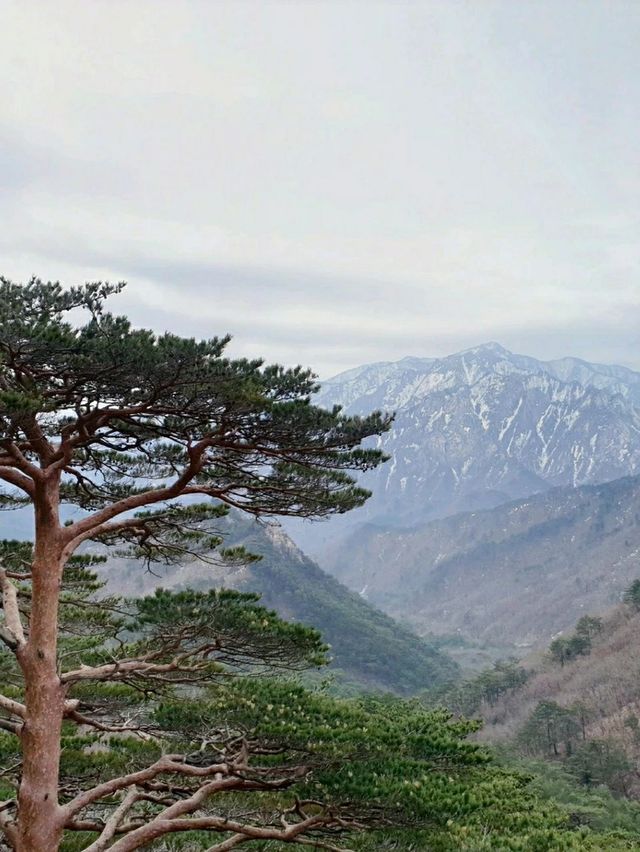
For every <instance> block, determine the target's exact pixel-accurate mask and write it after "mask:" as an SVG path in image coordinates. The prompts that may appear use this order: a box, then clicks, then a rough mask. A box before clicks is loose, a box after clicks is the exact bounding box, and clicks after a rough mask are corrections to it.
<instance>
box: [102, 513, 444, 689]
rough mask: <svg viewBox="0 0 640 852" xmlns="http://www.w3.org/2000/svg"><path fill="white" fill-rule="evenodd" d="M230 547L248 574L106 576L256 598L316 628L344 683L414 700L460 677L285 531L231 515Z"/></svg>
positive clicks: (134, 567) (195, 565)
mask: <svg viewBox="0 0 640 852" xmlns="http://www.w3.org/2000/svg"><path fill="white" fill-rule="evenodd" d="M218 526H219V529H220V530H221V532H222V533H223V534H224V536H225V544H226V545H227V546H238V545H241V546H245V547H246V548H247V549H248V550H249V551H250V552H251V553H255V554H258V555H260V556H261V557H262V558H261V559H260V561H259V562H254V563H251V564H248V565H245V566H243V567H235V568H233V567H231V568H230V567H229V566H222V565H220V564H218V565H212V564H208V563H203V562H201V561H196V560H190V561H185V563H184V564H182V565H181V566H179V567H178V566H171V567H170V568H163V567H162V566H154V568H153V573H152V572H149V571H145V570H144V568H143V567H142V566H141V565H140V564H137V563H135V562H132V561H129V562H127V561H125V560H122V561H119V563H118V564H119V569H121V570H118V571H117V572H114V571H112V570H111V568H110V567H109V566H107V567H106V568H105V569H104V576H105V577H106V578H107V579H108V580H111V581H112V582H111V588H113V589H116V590H117V591H118V592H120V593H126V594H129V595H139V594H144V593H148V592H150V591H151V590H153V589H155V588H156V587H157V586H164V587H171V588H184V587H186V586H190V587H192V588H197V589H207V588H211V587H213V586H216V587H220V586H225V587H228V588H235V589H241V590H244V591H252V592H258V593H259V594H260V595H261V600H262V603H264V604H265V605H266V606H268V607H272V608H273V609H275V610H276V611H277V612H278V613H279V614H280V615H281V616H282V617H284V618H287V619H293V620H296V621H302V622H304V623H305V624H309V625H313V626H314V627H317V628H318V629H319V630H320V631H321V632H322V635H323V638H324V639H325V641H326V642H328V643H329V644H330V645H331V655H332V658H333V664H332V666H331V667H330V668H329V669H328V670H327V672H328V673H332V674H334V675H335V676H336V677H338V678H339V680H340V681H341V682H342V683H343V684H345V685H346V684H348V683H349V682H355V683H357V684H359V685H360V687H367V688H370V689H381V690H391V691H393V692H397V693H400V694H410V693H415V692H417V691H420V690H422V689H425V688H427V687H428V686H432V685H435V684H439V683H442V682H444V681H446V680H448V679H450V678H452V677H455V676H457V673H458V668H457V665H456V663H455V662H453V660H451V659H450V658H449V657H448V656H447V654H446V653H444V652H443V651H441V650H439V649H438V648H437V647H436V646H435V645H434V644H432V643H430V642H429V641H427V640H423V639H419V638H418V637H417V636H416V635H415V634H414V633H412V632H411V631H410V630H409V629H407V628H406V627H403V626H402V625H401V624H399V623H398V622H397V621H394V620H393V619H392V618H391V617H390V616H388V615H386V614H385V613H383V612H381V611H380V610H378V609H376V608H374V607H373V606H371V605H370V604H368V603H367V602H366V601H365V600H363V599H362V598H361V597H360V596H359V595H357V594H354V593H353V592H351V591H349V590H348V589H347V588H346V587H345V586H343V585H342V584H341V583H340V582H338V581H337V580H336V579H335V578H334V577H332V576H330V575H329V574H327V573H326V572H325V571H322V570H321V569H320V568H319V567H318V565H317V564H316V563H315V562H313V561H312V560H310V559H308V558H307V557H306V556H305V555H304V554H303V553H302V552H301V551H300V550H299V549H298V548H297V547H296V546H295V544H294V543H293V542H292V541H291V539H290V538H289V537H288V536H287V535H286V534H285V533H284V532H283V530H282V529H281V528H280V527H277V526H269V525H261V524H258V523H256V522H254V521H252V520H247V519H246V518H242V517H241V516H240V515H239V514H237V513H233V514H232V515H230V516H229V517H228V518H226V519H224V521H222V522H220V523H219V525H218Z"/></svg>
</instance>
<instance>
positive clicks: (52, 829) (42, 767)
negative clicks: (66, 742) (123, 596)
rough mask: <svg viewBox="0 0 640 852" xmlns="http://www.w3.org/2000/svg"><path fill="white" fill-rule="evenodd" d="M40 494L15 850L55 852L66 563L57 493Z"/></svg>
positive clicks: (23, 660) (25, 653) (22, 658)
mask: <svg viewBox="0 0 640 852" xmlns="http://www.w3.org/2000/svg"><path fill="white" fill-rule="evenodd" d="M56 492H57V488H56ZM38 498H39V499H37V500H36V505H35V514H36V535H35V545H34V561H33V565H32V601H31V615H30V620H29V636H28V640H27V643H26V645H25V647H24V648H23V649H22V651H21V652H20V653H19V655H18V660H19V663H20V666H21V669H22V672H23V675H24V679H25V707H26V714H25V721H24V726H23V729H22V737H21V739H22V759H23V766H22V779H21V782H20V789H19V791H18V826H17V829H18V845H17V852H56V850H57V849H58V847H59V845H60V839H61V835H62V824H61V814H60V807H59V804H58V779H59V769H60V736H61V729H62V719H63V715H64V700H65V689H64V686H63V684H62V683H61V681H60V677H59V675H58V670H57V639H58V601H59V595H60V583H61V580H62V570H63V567H64V566H63V563H62V545H61V536H60V525H59V520H58V502H57V493H55V492H54V491H53V490H52V489H51V488H47V489H46V490H44V489H43V491H42V493H40V494H39V495H38Z"/></svg>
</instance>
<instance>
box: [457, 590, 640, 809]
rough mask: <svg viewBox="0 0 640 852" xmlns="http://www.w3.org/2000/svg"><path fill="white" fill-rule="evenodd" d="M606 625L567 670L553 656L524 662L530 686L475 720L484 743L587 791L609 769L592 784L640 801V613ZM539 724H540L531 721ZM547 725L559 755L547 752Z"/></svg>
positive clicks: (491, 704) (621, 608) (614, 613)
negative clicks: (504, 746) (530, 758)
mask: <svg viewBox="0 0 640 852" xmlns="http://www.w3.org/2000/svg"><path fill="white" fill-rule="evenodd" d="M600 623H601V628H600V632H597V633H595V634H594V635H593V636H592V638H591V649H590V650H588V651H587V652H585V653H584V654H580V655H577V656H576V657H575V658H574V659H572V660H570V661H568V662H565V663H564V665H561V664H560V663H559V662H558V661H557V660H554V658H553V657H552V656H551V655H550V654H548V653H545V654H538V655H536V656H534V657H531V658H529V659H525V660H524V661H523V664H522V665H523V667H524V669H525V670H526V671H527V672H528V676H527V678H526V680H525V682H524V683H522V684H520V685H519V686H517V687H515V688H511V689H504V690H494V691H493V694H491V695H490V694H489V693H487V694H486V696H485V697H484V699H483V700H482V701H481V702H480V703H479V705H478V706H477V707H476V709H475V710H474V715H479V716H481V717H482V718H483V720H484V727H483V729H482V731H481V732H480V734H479V738H480V739H482V740H484V741H487V742H491V743H508V744H511V747H512V748H514V749H515V750H516V751H518V752H519V753H521V754H524V755H526V754H530V755H535V756H538V757H543V758H546V759H550V760H552V761H553V762H554V763H555V764H558V762H560V763H564V765H565V766H566V767H567V768H568V769H569V770H570V771H572V772H573V774H574V777H577V778H578V779H579V780H581V782H582V783H589V776H590V774H591V772H592V771H594V774H597V772H598V769H600V768H602V765H603V764H604V768H605V769H606V768H607V762H608V764H609V765H608V769H609V770H610V772H609V776H610V777H609V778H606V776H605V777H604V778H603V779H598V778H597V777H594V779H593V783H594V784H596V783H598V780H603V781H604V783H608V784H609V785H610V786H612V788H613V789H614V790H616V791H617V792H623V793H624V794H625V795H628V796H631V797H632V798H636V799H638V798H640V781H639V777H640V776H639V775H638V772H637V770H636V767H637V766H638V762H639V761H640V656H639V655H638V646H639V643H640V612H638V610H636V609H635V608H632V607H629V606H626V605H618V606H616V607H614V608H612V609H610V610H608V611H607V612H606V613H604V614H603V617H602V618H601V620H600ZM567 635H571V631H567ZM456 689H457V691H458V693H459V694H460V695H463V694H464V690H465V687H464V686H462V687H456V688H454V690H452V693H451V694H452V695H455V694H456ZM445 700H446V697H445ZM454 703H455V698H454ZM544 705H547V706H549V705H551V709H550V712H549V713H548V714H547V717H546V718H545V717H544V715H541V713H540V709H541V706H544ZM554 708H555V709H554ZM564 714H566V715H564ZM563 715H564V718H563ZM536 716H537V717H538V719H539V721H538V722H534V721H533V720H534V719H536ZM554 717H555V718H554ZM547 724H549V725H550V726H551V727H550V729H549V732H550V733H551V734H552V739H553V740H554V741H555V743H556V744H555V747H553V746H549V745H548V742H547V730H546V725H547ZM541 734H542V735H541ZM620 754H622V755H623V759H622V760H621V759H620V756H619V755H620ZM576 758H577V759H576ZM607 758H609V760H608V761H607ZM625 759H626V761H625ZM625 762H626V765H625ZM585 770H586V772H585ZM611 770H613V771H611Z"/></svg>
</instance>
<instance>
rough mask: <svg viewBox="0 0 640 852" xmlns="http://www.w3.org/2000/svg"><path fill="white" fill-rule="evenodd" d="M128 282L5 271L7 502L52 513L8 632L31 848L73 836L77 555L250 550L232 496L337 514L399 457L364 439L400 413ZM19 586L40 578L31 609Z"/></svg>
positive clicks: (23, 839)
mask: <svg viewBox="0 0 640 852" xmlns="http://www.w3.org/2000/svg"><path fill="white" fill-rule="evenodd" d="M122 286H123V285H110V284H103V283H93V284H87V285H85V286H82V287H72V288H69V289H64V288H63V287H62V286H61V285H60V284H57V283H50V282H43V281H40V280H38V279H33V280H31V281H30V282H29V283H27V284H26V285H24V286H23V285H19V284H15V283H12V282H10V281H8V280H6V279H4V278H3V279H0V482H2V483H4V486H5V487H4V489H3V490H2V493H1V494H0V501H1V503H2V507H3V508H15V507H19V506H25V505H30V506H31V507H32V508H33V516H34V542H33V550H32V552H31V554H30V556H29V557H25V564H26V568H27V570H25V571H24V573H20V572H19V573H20V576H14V575H15V573H16V572H15V571H13V572H12V571H9V570H7V569H6V568H2V567H1V566H0V588H1V589H2V601H3V622H2V625H1V629H0V639H1V640H2V641H3V642H4V644H5V646H6V647H7V648H8V649H9V650H10V651H11V652H12V653H14V654H15V656H16V660H17V663H18V666H19V668H20V670H21V673H22V677H23V679H24V703H23V704H22V705H21V707H20V708H19V707H18V705H16V704H12V703H11V700H10V699H9V698H8V697H7V696H4V697H3V698H0V702H2V706H3V707H5V709H7V708H9V714H10V717H11V718H10V719H9V722H8V724H14V726H15V733H16V735H17V736H18V737H19V740H20V751H21V780H20V788H19V791H18V797H17V813H16V814H12V815H11V817H10V818H9V817H7V815H6V813H5V814H4V822H5V824H6V825H9V823H11V824H12V825H14V824H15V827H14V828H12V829H11V830H10V831H9V833H10V834H12V836H13V840H12V842H13V843H14V845H15V846H16V848H19V849H21V850H28V851H29V852H51V850H53V849H55V848H57V845H58V842H59V838H60V836H61V832H62V829H63V823H64V821H65V817H64V813H65V812H64V809H63V807H62V805H61V804H60V802H59V793H60V791H59V784H58V775H59V767H60V739H61V730H62V722H63V719H65V718H67V717H68V707H69V705H68V701H69V699H68V692H69V689H70V686H71V684H72V682H74V681H75V677H76V676H73V677H72V676H71V674H70V672H69V671H68V670H67V669H66V668H65V665H64V661H63V659H62V658H61V657H60V654H59V649H58V632H59V623H58V616H59V603H60V589H61V587H62V586H63V585H64V581H65V571H67V572H68V571H69V570H72V569H71V567H70V566H71V565H72V557H73V555H74V553H75V552H76V551H77V549H78V548H79V547H80V546H81V545H85V547H86V546H87V543H88V542H99V543H100V544H102V545H105V546H112V545H117V546H119V547H120V548H121V549H124V550H126V551H127V552H128V553H129V554H131V555H134V556H137V557H139V558H140V559H141V560H142V561H149V560H154V559H164V560H176V559H181V558H184V557H185V555H188V554H196V553H201V552H210V551H211V550H212V548H219V556H220V557H221V558H227V559H244V558H248V556H247V555H246V554H244V553H241V552H238V551H233V550H232V551H231V552H229V551H225V550H224V548H223V547H222V545H223V542H222V540H221V537H220V536H218V535H216V533H215V531H214V532H212V531H211V523H212V522H215V519H217V518H220V517H221V515H223V514H224V513H226V512H227V511H228V508H229V507H235V508H237V509H240V510H242V511H244V512H248V513H250V514H251V515H254V516H262V515H275V516H279V515H292V516H302V517H311V518H322V517H325V516H327V515H330V514H332V513H336V512H337V513H339V512H345V511H348V510H349V509H351V508H353V507H355V506H359V505H361V504H362V503H363V502H364V500H365V499H366V498H367V496H368V492H367V491H365V490H363V489H361V488H359V487H358V486H357V485H356V483H355V480H354V478H353V476H352V475H351V473H350V472H351V471H358V470H367V469H369V468H371V467H375V466H376V465H378V464H379V463H380V462H381V461H383V456H382V454H381V453H380V452H379V451H378V450H376V449H364V448H362V447H361V446H360V445H361V442H362V441H363V440H364V439H366V438H369V437H372V436H375V435H377V434H379V433H380V432H382V431H384V430H385V429H386V428H388V425H389V423H390V417H388V416H386V415H382V414H379V413H376V414H373V415H371V416H370V417H366V418H357V417H346V416H344V415H343V414H342V413H341V412H340V410H339V409H338V408H334V409H333V410H331V411H325V410H323V409H321V408H318V407H316V406H313V405H312V404H311V396H312V394H313V393H314V391H315V390H316V389H317V386H316V383H315V378H314V376H313V375H312V373H310V372H309V371H308V370H304V369H302V368H300V367H296V368H292V369H285V368H283V367H280V366H278V365H264V364H263V363H262V362H261V361H257V360H255V361H251V360H246V359H235V360H234V359H230V358H228V357H226V356H225V347H226V346H227V343H228V338H227V337H222V338H217V337H213V338H211V339H209V340H201V341H198V340H195V339H189V338H182V337H178V336H176V335H174V334H170V333H165V334H161V335H157V334H155V333H153V332H152V331H150V330H148V329H135V328H133V327H132V326H131V323H130V322H129V321H128V319H127V318H125V317H122V316H114V315H113V314H111V313H109V312H107V311H106V310H105V301H106V299H107V298H108V297H109V296H112V295H116V294H117V293H118V292H119V291H120V290H121V289H122ZM63 505H64V506H66V509H65V512H66V517H67V518H68V520H66V521H65V520H64V517H65V515H63V514H61V507H62V506H63ZM16 583H18V584H23V585H27V586H28V587H29V589H28V594H29V601H30V603H29V608H28V611H27V610H24V608H23V607H22V606H21V600H20V590H19V589H18V587H17V586H16ZM147 662H148V661H146V660H145V661H141V660H138V659H136V660H135V661H132V662H131V663H130V666H131V670H130V672H129V674H130V675H131V676H133V670H134V669H135V670H140V669H144V668H145V667H146V666H147ZM166 664H167V665H170V664H169V663H166ZM83 665H84V663H83ZM105 665H107V667H108V664H106V663H105ZM77 676H78V677H81V676H80V675H77ZM81 679H82V677H81ZM6 832H7V829H6V828H5V833H6Z"/></svg>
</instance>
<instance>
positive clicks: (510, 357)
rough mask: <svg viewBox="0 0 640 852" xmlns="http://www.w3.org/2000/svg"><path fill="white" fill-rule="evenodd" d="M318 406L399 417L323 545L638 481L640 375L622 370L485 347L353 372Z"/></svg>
mask: <svg viewBox="0 0 640 852" xmlns="http://www.w3.org/2000/svg"><path fill="white" fill-rule="evenodd" d="M317 402H318V404H321V405H324V406H331V405H333V404H340V405H342V406H343V407H344V408H345V410H346V411H347V412H349V413H360V414H364V413H367V412H369V411H372V410H374V409H377V408H382V409H385V410H392V411H395V412H396V420H395V422H394V424H393V428H392V430H391V431H390V432H389V433H388V434H387V435H385V436H383V437H382V438H381V439H379V441H378V445H379V446H380V447H381V448H382V449H383V450H384V451H385V452H386V453H388V454H389V455H390V456H391V460H390V461H389V462H388V463H387V464H385V465H383V466H382V467H380V468H379V469H378V470H376V471H373V472H371V473H369V474H366V475H364V476H363V477H362V479H361V482H362V484H363V485H365V486H366V487H367V488H370V489H371V490H372V491H373V496H372V498H371V499H370V500H369V501H368V503H367V505H366V506H365V507H364V508H363V509H360V510H358V511H356V512H353V513H350V514H349V515H348V516H346V518H345V519H344V520H342V519H339V521H338V523H337V524H336V523H334V522H331V524H328V525H325V526H326V529H325V530H324V538H325V539H329V538H330V537H332V536H333V535H335V534H336V533H339V531H341V530H346V529H347V528H352V527H353V526H354V525H355V524H358V523H362V522H374V523H380V524H381V525H383V526H389V525H391V526H402V527H406V526H411V525H413V524H416V523H421V522H424V521H426V520H429V519H431V518H437V517H445V516H447V515H451V514H454V513H456V512H460V511H466V510H470V509H476V508H488V507H491V506H496V505H499V504H501V503H504V502H506V501H508V500H513V499H517V498H520V497H525V496H528V495H530V494H533V493H537V492H542V491H545V490H546V489H548V488H551V487H554V486H560V485H572V486H580V485H585V484H593V483H599V482H605V481H608V480H613V479H616V478H618V477H622V476H626V475H629V474H633V473H636V472H640V409H639V408H638V407H636V406H637V405H638V404H640V373H635V372H633V371H632V370H627V369H626V368H623V367H606V366H601V365H597V364H588V363H586V362H583V361H579V360H577V359H571V358H566V359H562V360H559V361H551V362H543V361H538V360H536V359H534V358H529V357H526V356H522V355H516V354H513V353H511V352H508V351H507V350H506V349H504V348H503V347H501V346H499V345H498V344H496V343H489V344H486V345H484V346H479V347H477V348H474V349H470V350H467V351H465V352H461V353H458V354H456V355H451V356H449V357H447V358H442V359H432V358H404V359H402V360H401V361H397V362H389V363H379V364H371V365H367V366H364V367H359V368H356V369H354V370H350V371H348V372H347V373H343V374H341V375H339V376H336V377H335V378H333V379H330V380H329V381H327V382H325V383H324V385H323V387H322V390H321V392H320V394H319V396H318V399H317ZM305 537H307V538H308V536H307V534H306V533H303V534H302V536H301V537H300V536H299V538H300V539H301V540H302V541H303V546H304V545H305V544H307V543H308V542H305ZM320 537H322V536H320ZM311 538H313V536H311ZM315 538H316V539H318V535H317V534H316V536H315ZM316 545H317V542H316ZM311 549H315V550H316V552H318V546H316V547H314V542H311Z"/></svg>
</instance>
